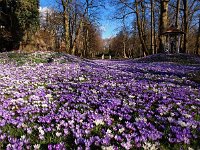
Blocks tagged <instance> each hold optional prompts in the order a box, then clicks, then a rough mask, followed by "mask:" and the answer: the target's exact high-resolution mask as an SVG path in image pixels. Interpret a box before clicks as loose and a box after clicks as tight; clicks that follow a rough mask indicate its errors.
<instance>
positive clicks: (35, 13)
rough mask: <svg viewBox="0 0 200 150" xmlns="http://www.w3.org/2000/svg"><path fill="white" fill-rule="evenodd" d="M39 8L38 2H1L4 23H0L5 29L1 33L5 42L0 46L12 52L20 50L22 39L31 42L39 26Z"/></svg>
mask: <svg viewBox="0 0 200 150" xmlns="http://www.w3.org/2000/svg"><path fill="white" fill-rule="evenodd" d="M38 6H39V1H38V0H18V1H14V0H2V1H0V7H1V14H3V16H4V17H3V18H4V19H3V21H0V22H1V26H4V27H5V28H4V30H1V31H0V32H1V33H0V39H1V41H4V42H3V45H2V44H1V45H0V47H1V48H6V49H10V50H11V49H13V48H18V47H19V43H20V41H22V39H23V40H24V41H26V42H27V41H28V40H30V37H31V36H32V35H33V34H34V33H35V31H36V30H37V28H38V25H39V9H38ZM0 20H1V19H0ZM2 33H6V34H7V35H9V36H5V35H4V34H2ZM6 45H7V46H6Z"/></svg>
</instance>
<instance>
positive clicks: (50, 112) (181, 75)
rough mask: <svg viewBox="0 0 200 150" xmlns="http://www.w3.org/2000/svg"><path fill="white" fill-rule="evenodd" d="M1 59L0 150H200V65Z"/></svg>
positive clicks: (48, 56)
mask: <svg viewBox="0 0 200 150" xmlns="http://www.w3.org/2000/svg"><path fill="white" fill-rule="evenodd" d="M16 55H17V57H16ZM0 58H1V63H0V149H8V150H13V149H19V150H20V149H41V150H43V149H49V150H51V149H58V150H62V149H79V150H81V149H88V150H89V149H94V150H98V149H105V150H108V149H109V150H110V149H114V150H117V149H145V150H147V149H164V150H167V149H173V150H175V149H186V150H187V149H195V150H196V149H200V144H199V141H200V114H199V112H200V82H199V81H200V80H199V75H200V72H199V71H200V58H199V57H195V56H189V55H154V56H149V57H147V58H142V59H137V60H121V61H120V60H112V61H109V60H87V59H81V58H77V57H74V56H70V55H65V54H59V53H44V52H43V53H39V52H38V53H34V54H15V53H3V54H0ZM49 60H51V61H49Z"/></svg>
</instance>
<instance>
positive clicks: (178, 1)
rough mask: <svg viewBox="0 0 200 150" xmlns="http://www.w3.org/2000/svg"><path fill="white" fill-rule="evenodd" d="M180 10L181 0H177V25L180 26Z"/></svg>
mask: <svg viewBox="0 0 200 150" xmlns="http://www.w3.org/2000/svg"><path fill="white" fill-rule="evenodd" d="M179 11H180V0H177V4H176V22H175V27H176V28H179Z"/></svg>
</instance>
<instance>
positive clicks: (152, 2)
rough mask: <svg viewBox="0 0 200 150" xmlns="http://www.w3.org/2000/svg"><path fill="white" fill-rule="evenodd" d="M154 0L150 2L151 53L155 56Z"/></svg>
mask: <svg viewBox="0 0 200 150" xmlns="http://www.w3.org/2000/svg"><path fill="white" fill-rule="evenodd" d="M154 22H155V20H154V0H151V53H152V54H155V33H154V31H155V26H154Z"/></svg>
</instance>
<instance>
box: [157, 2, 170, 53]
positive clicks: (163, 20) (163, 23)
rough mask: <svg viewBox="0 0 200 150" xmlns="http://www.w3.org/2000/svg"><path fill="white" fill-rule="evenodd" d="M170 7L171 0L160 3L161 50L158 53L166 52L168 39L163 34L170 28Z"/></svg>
mask: <svg viewBox="0 0 200 150" xmlns="http://www.w3.org/2000/svg"><path fill="white" fill-rule="evenodd" d="M168 5H169V0H161V2H160V25H159V28H160V29H159V30H160V31H159V42H160V43H159V50H158V53H161V52H163V51H164V48H165V44H166V38H165V37H164V36H163V35H162V33H163V32H164V31H165V30H166V28H167V27H168Z"/></svg>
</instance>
